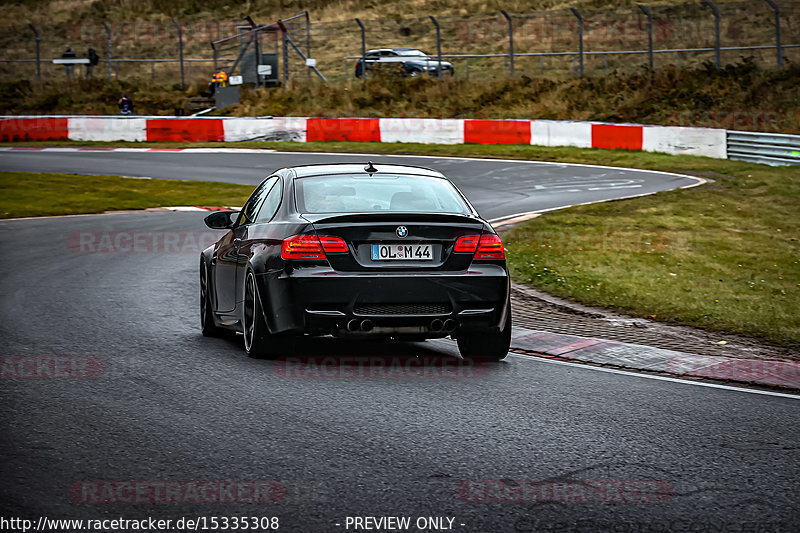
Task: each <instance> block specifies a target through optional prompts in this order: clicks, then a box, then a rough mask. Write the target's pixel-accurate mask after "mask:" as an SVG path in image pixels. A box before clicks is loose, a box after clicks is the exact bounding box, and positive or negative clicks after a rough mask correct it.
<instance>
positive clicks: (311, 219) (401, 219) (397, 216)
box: [300, 212, 491, 227]
mask: <svg viewBox="0 0 800 533" xmlns="http://www.w3.org/2000/svg"><path fill="white" fill-rule="evenodd" d="M300 218H302V219H303V220H305V221H307V222H308V223H309V224H315V225H316V224H330V223H341V222H384V221H386V222H390V221H392V222H397V223H398V224H403V223H409V222H448V221H450V222H461V223H465V222H471V223H474V224H482V225H485V226H489V227H491V226H490V225H489V223H488V222H486V221H485V220H483V219H482V218H480V217H479V216H477V215H473V214H457V213H418V212H408V213H403V212H392V213H375V212H372V213H319V214H308V213H301V214H300Z"/></svg>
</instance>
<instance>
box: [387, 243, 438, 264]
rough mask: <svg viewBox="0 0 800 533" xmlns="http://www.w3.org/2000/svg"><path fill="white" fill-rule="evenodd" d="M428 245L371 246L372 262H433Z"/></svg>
mask: <svg viewBox="0 0 800 533" xmlns="http://www.w3.org/2000/svg"><path fill="white" fill-rule="evenodd" d="M432 248H433V247H432V246H431V245H430V244H373V245H372V260H373V261H433V249H432Z"/></svg>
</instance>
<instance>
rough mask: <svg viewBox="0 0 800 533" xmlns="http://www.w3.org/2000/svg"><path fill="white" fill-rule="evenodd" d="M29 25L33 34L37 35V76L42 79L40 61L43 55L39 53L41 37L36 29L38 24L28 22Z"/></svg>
mask: <svg viewBox="0 0 800 533" xmlns="http://www.w3.org/2000/svg"><path fill="white" fill-rule="evenodd" d="M28 27H30V29H31V30H32V31H33V35H34V36H36V77H37V78H39V79H40V80H41V79H42V64H41V62H40V58H41V56H40V55H39V43H40V42H41V39H39V32H38V31H37V30H36V26H34V25H33V24H28Z"/></svg>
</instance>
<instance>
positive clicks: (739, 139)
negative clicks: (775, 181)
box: [727, 130, 800, 165]
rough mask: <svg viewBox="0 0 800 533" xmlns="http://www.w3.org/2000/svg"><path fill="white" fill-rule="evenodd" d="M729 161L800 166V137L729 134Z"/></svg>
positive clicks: (772, 134)
mask: <svg viewBox="0 0 800 533" xmlns="http://www.w3.org/2000/svg"><path fill="white" fill-rule="evenodd" d="M727 139H728V159H733V160H736V161H749V162H751V163H765V164H767V165H800V135H786V134H783V133H759V132H750V131H731V130H728V132H727Z"/></svg>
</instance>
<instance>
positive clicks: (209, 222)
mask: <svg viewBox="0 0 800 533" xmlns="http://www.w3.org/2000/svg"><path fill="white" fill-rule="evenodd" d="M238 216H239V211H214V212H213V213H211V214H210V215H208V216H207V217H206V218H205V219H204V221H205V223H206V226H208V227H209V228H211V229H231V228H232V227H233V224H234V223H235V222H236V217H238Z"/></svg>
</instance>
